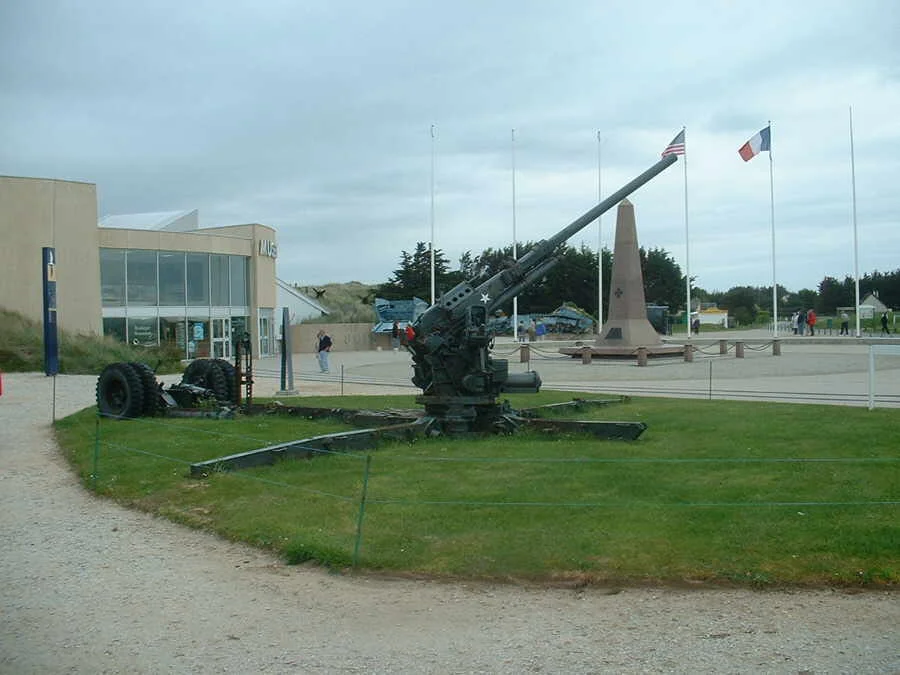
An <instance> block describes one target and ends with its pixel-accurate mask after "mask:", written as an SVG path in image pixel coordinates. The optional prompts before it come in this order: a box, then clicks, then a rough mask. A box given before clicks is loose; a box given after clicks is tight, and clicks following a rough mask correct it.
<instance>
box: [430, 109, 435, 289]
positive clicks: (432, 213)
mask: <svg viewBox="0 0 900 675" xmlns="http://www.w3.org/2000/svg"><path fill="white" fill-rule="evenodd" d="M430 243H431V245H430V248H431V304H432V305H433V304H434V301H435V295H434V125H433V124H432V125H431V242H430Z"/></svg>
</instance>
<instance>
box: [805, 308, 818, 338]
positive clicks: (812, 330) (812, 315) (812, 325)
mask: <svg viewBox="0 0 900 675" xmlns="http://www.w3.org/2000/svg"><path fill="white" fill-rule="evenodd" d="M806 325H807V326H809V336H810V337H812V336H813V335H815V334H816V310H814V309H812V308H810V310H809V311H808V312H807V313H806Z"/></svg>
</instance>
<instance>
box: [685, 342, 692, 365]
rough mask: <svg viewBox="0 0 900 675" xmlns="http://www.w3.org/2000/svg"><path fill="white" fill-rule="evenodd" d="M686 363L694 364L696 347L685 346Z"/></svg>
mask: <svg viewBox="0 0 900 675" xmlns="http://www.w3.org/2000/svg"><path fill="white" fill-rule="evenodd" d="M684 362H685V363H693V362H694V345H690V344H688V345H685V346H684Z"/></svg>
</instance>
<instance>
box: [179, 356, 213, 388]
mask: <svg viewBox="0 0 900 675" xmlns="http://www.w3.org/2000/svg"><path fill="white" fill-rule="evenodd" d="M209 363H210V360H209V359H194V360H193V361H191V362H190V363H189V364H188V365H187V368H185V369H184V374H182V376H181V381H182V382H184V383H185V384H195V385H197V386H198V387H205V386H206V369H207V368H208V367H209Z"/></svg>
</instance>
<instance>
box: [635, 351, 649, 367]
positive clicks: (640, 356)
mask: <svg viewBox="0 0 900 675" xmlns="http://www.w3.org/2000/svg"><path fill="white" fill-rule="evenodd" d="M637 364H638V365H639V366H646V365H647V348H646V347H638V348H637Z"/></svg>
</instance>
